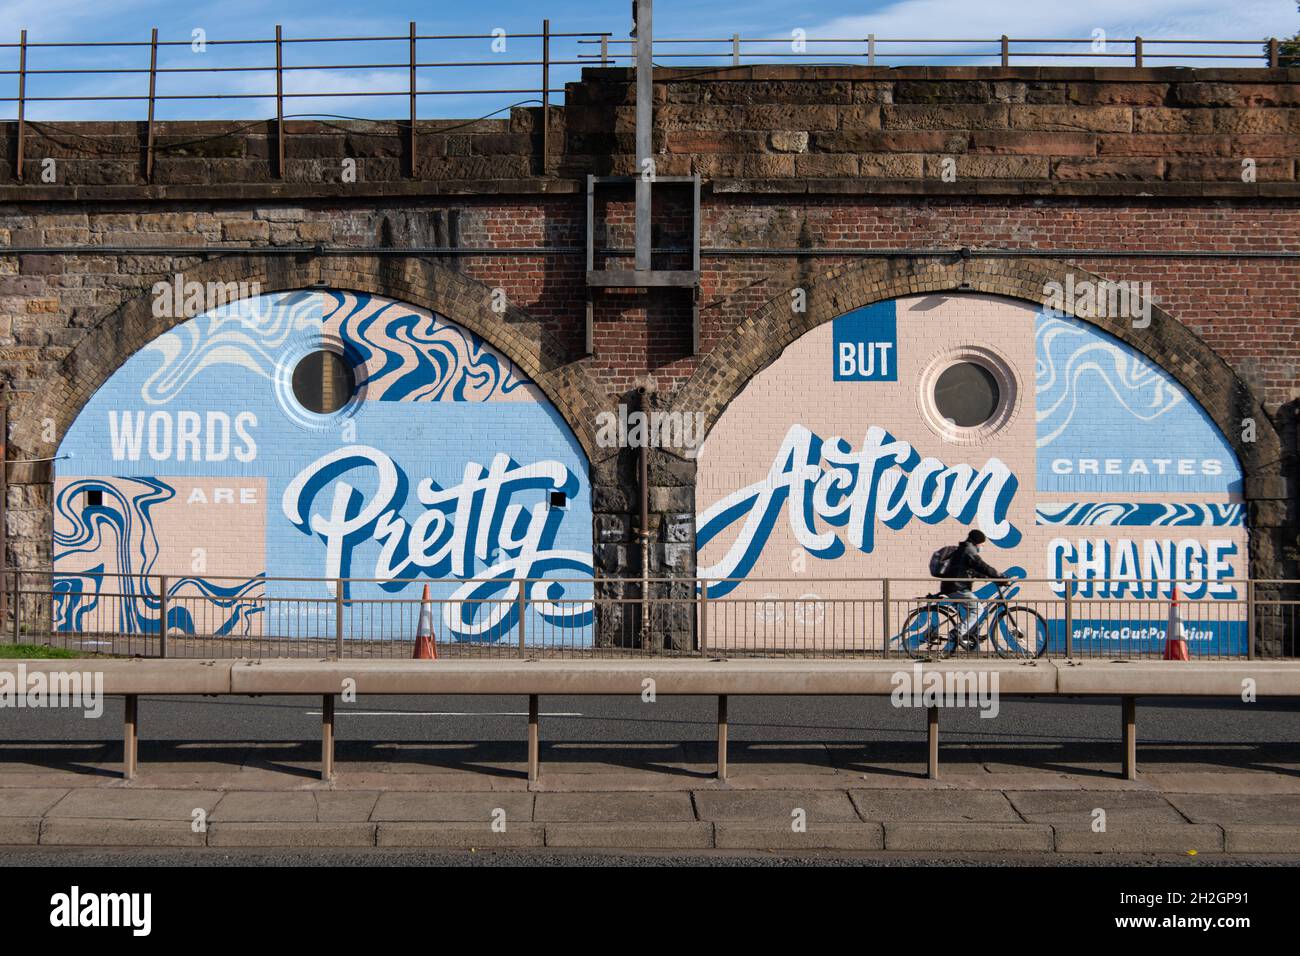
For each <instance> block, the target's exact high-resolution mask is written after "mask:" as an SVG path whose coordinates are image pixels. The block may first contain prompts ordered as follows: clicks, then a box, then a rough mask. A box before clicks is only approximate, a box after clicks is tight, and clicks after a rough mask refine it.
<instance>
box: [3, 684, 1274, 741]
mask: <svg viewBox="0 0 1300 956" xmlns="http://www.w3.org/2000/svg"><path fill="white" fill-rule="evenodd" d="M525 708H526V701H525V699H524V698H522V697H427V696H415V697H369V698H363V699H361V700H358V701H356V702H354V703H340V704H339V710H338V723H337V735H338V739H339V740H340V741H366V740H374V741H419V742H425V741H467V740H473V741H483V742H495V741H511V742H516V741H520V740H522V739H523V735H524V731H525ZM729 709H730V715H729V716H730V725H731V729H730V734H731V739H732V740H733V741H736V742H758V741H762V742H788V743H792V742H808V743H862V742H883V743H891V742H896V743H903V742H907V743H912V742H917V741H920V740H921V739H922V738H923V735H924V729H925V718H924V714H923V713H922V712H921V711H919V710H916V709H911V708H904V709H899V708H895V707H893V706H891V704H890V701H889V699H888V698H884V697H862V698H856V697H855V698H846V697H748V698H732V699H731V701H730V708H729ZM541 714H542V719H541V734H542V738H543V740H545V741H548V742H572V743H609V744H619V743H646V742H658V741H663V742H667V741H672V742H677V741H708V740H711V739H712V738H713V734H714V719H715V703H714V700H713V699H712V698H692V697H675V698H673V697H660V698H659V699H658V700H657V701H654V702H642V701H641V700H640V699H639V698H634V697H543V698H542V700H541ZM319 715H320V704H319V701H317V700H316V699H315V698H301V697H260V698H243V697H222V698H192V697H166V696H161V697H147V698H143V699H142V700H141V702H140V722H141V737H142V739H144V740H190V741H231V742H235V741H275V740H280V741H290V740H303V741H308V740H315V739H317V737H318V735H319V733H320V716H319ZM121 718H122V702H121V700H120V699H119V698H110V699H109V700H107V701H106V702H105V707H104V714H103V716H102V718H100V719H98V720H87V719H85V718H84V717H83V716H82V715H81V712H80V711H73V710H37V711H29V710H6V711H3V712H0V727H2V728H3V729H2V730H0V739H2V740H3V741H5V742H17V741H37V740H44V741H50V740H67V741H79V740H116V739H118V736H119V733H120V727H121ZM942 728H943V741H944V743H945V744H988V745H1008V744H1010V745H1019V746H1022V747H1029V748H1031V749H1032V748H1036V747H1042V746H1051V745H1055V744H1075V745H1080V744H1083V745H1087V744H1100V745H1114V744H1115V743H1116V740H1117V735H1118V732H1119V704H1118V701H1117V700H1104V699H1098V700H1083V699H1079V700H1068V699H1067V700H1060V699H1053V700H1018V699H1007V700H1003V701H1001V704H1000V711H999V713H998V715H997V716H996V717H994V718H991V719H990V718H981V717H980V716H979V715H978V713H977V712H976V711H974V710H963V709H958V710H949V711H945V712H944V713H943V715H942ZM1138 733H1139V739H1140V741H1141V742H1142V744H1143V745H1150V744H1171V745H1176V744H1193V743H1195V744H1205V745H1207V748H1208V749H1210V750H1213V751H1214V752H1216V753H1228V752H1230V751H1232V750H1233V749H1244V748H1249V747H1250V746H1251V745H1254V744H1273V745H1281V744H1292V745H1295V744H1296V742H1297V741H1300V701H1291V700H1272V701H1270V700H1261V701H1258V702H1256V703H1252V704H1245V703H1240V702H1231V703H1225V702H1222V701H1217V700H1216V701H1206V700H1198V699H1183V698H1170V699H1154V698H1152V699H1144V700H1142V701H1141V702H1140V704H1139V710H1138Z"/></svg>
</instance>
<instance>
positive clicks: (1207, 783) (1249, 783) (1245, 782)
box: [1138, 762, 1300, 794]
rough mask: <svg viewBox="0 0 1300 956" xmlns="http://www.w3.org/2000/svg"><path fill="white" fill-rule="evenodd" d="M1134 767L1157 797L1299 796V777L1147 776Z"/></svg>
mask: <svg viewBox="0 0 1300 956" xmlns="http://www.w3.org/2000/svg"><path fill="white" fill-rule="evenodd" d="M1141 768H1142V764H1141V762H1139V763H1138V777H1139V779H1140V780H1143V781H1145V783H1146V784H1147V786H1149V787H1150V788H1151V789H1153V790H1159V791H1160V792H1161V793H1241V794H1251V793H1291V794H1300V776H1295V775H1291V774H1278V773H1267V772H1261V773H1147V772H1145V771H1143V770H1142V769H1141Z"/></svg>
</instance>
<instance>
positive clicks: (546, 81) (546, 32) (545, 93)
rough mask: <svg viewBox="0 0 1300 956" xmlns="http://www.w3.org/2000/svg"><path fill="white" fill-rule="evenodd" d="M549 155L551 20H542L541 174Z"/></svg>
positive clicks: (544, 169)
mask: <svg viewBox="0 0 1300 956" xmlns="http://www.w3.org/2000/svg"><path fill="white" fill-rule="evenodd" d="M550 155H551V21H550V20H543V21H542V170H541V171H542V175H546V161H547V160H548V159H549V158H550Z"/></svg>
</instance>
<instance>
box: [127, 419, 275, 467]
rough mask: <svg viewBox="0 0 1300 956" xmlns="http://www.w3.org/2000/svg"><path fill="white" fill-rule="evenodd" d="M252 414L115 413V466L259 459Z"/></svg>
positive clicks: (255, 424) (254, 422)
mask: <svg viewBox="0 0 1300 956" xmlns="http://www.w3.org/2000/svg"><path fill="white" fill-rule="evenodd" d="M256 427H257V416H256V415H254V414H253V413H252V412H239V413H237V414H235V415H229V414H227V413H226V412H208V413H207V414H206V415H201V414H200V413H198V412H191V411H178V412H175V413H173V412H165V411H157V412H148V413H146V412H128V411H109V413H108V438H109V447H110V449H111V450H112V453H113V460H114V461H140V460H141V457H142V456H147V457H149V458H151V459H153V460H154V461H173V460H174V461H226V460H228V459H229V458H230V457H231V456H232V455H233V456H234V458H235V460H236V461H242V462H249V461H252V460H253V459H255V458H256V457H257V442H256V441H255V440H254V439H253V429H254V428H256Z"/></svg>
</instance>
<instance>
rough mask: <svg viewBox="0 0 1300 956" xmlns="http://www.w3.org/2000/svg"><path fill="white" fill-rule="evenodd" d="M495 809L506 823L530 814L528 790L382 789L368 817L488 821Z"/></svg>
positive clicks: (530, 817)
mask: <svg viewBox="0 0 1300 956" xmlns="http://www.w3.org/2000/svg"><path fill="white" fill-rule="evenodd" d="M498 810H504V811H505V819H506V821H507V824H508V823H509V821H511V820H514V821H518V822H520V823H525V822H528V821H530V820H532V818H533V795H532V794H531V793H491V792H487V793H383V794H380V796H379V800H378V801H377V802H376V803H375V808H374V810H373V811H371V814H370V818H371V819H372V820H375V821H377V822H395V821H410V822H424V823H452V822H463V823H480V822H482V823H489V822H491V821H492V819H493V817H494V815H498V814H497V811H498Z"/></svg>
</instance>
